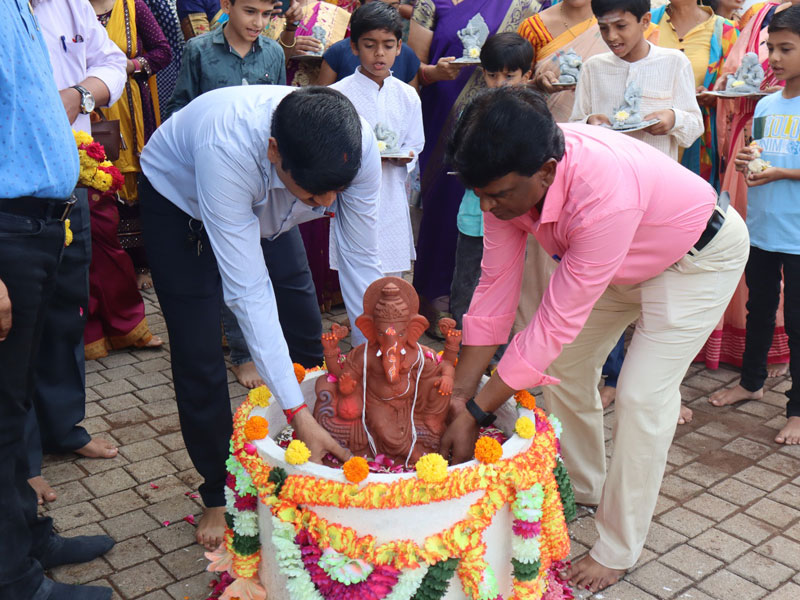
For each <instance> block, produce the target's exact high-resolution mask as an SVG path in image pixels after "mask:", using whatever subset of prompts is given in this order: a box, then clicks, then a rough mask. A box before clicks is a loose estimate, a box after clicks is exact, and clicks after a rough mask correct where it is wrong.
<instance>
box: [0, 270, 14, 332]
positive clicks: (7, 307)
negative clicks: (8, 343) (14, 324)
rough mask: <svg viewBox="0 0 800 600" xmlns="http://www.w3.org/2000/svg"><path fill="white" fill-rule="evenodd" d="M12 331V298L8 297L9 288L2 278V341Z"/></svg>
mask: <svg viewBox="0 0 800 600" xmlns="http://www.w3.org/2000/svg"><path fill="white" fill-rule="evenodd" d="M9 331H11V298H9V297H8V289H7V288H6V284H5V283H3V280H2V279H0V342H4V341H5V339H6V338H7V337H8V332H9Z"/></svg>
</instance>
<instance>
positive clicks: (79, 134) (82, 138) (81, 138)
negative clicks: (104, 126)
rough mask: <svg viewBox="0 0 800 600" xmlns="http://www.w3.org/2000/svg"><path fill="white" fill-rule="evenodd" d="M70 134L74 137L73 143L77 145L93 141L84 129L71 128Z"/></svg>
mask: <svg viewBox="0 0 800 600" xmlns="http://www.w3.org/2000/svg"><path fill="white" fill-rule="evenodd" d="M72 135H73V136H74V137H75V143H76V144H78V145H80V144H91V143H92V142H93V141H94V140H93V139H92V136H90V135H89V134H88V133H86V132H85V131H80V130H77V129H73V130H72Z"/></svg>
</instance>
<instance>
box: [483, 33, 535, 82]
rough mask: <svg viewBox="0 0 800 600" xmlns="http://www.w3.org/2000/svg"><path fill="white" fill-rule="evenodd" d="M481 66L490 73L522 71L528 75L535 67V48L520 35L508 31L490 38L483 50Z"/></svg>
mask: <svg viewBox="0 0 800 600" xmlns="http://www.w3.org/2000/svg"><path fill="white" fill-rule="evenodd" d="M481 66H482V67H483V70H484V71H488V72H489V73H500V72H501V71H503V69H505V70H507V71H508V72H509V73H511V72H513V71H516V70H517V69H521V70H522V72H523V73H527V72H528V71H530V70H531V67H532V66H533V46H532V45H531V43H530V42H529V41H528V40H526V39H525V38H524V37H522V36H521V35H519V34H518V33H514V32H512V31H508V32H506V33H497V34H495V35H492V36H490V37H489V39H487V40H486V43H485V44H484V45H483V48H481Z"/></svg>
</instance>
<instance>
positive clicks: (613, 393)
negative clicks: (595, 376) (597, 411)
mask: <svg viewBox="0 0 800 600" xmlns="http://www.w3.org/2000/svg"><path fill="white" fill-rule="evenodd" d="M616 397H617V388H615V387H611V386H610V385H604V386H603V387H602V388H600V402H601V404H602V405H603V408H608V407H609V406H610V405H611V403H612V402H613V401H614V398H616Z"/></svg>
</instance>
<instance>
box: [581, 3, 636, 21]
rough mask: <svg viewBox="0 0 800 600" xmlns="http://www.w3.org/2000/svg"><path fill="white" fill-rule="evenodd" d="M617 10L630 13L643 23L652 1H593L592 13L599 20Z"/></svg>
mask: <svg viewBox="0 0 800 600" xmlns="http://www.w3.org/2000/svg"><path fill="white" fill-rule="evenodd" d="M615 10H621V11H622V12H629V13H631V14H632V15H633V16H634V17H636V20H637V21H641V20H642V17H643V16H645V15H646V14H647V13H649V12H650V0H592V12H593V13H594V16H595V17H596V18H598V19H599V18H600V17H602V16H604V15H607V14H608V13H610V12H614V11H615Z"/></svg>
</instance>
